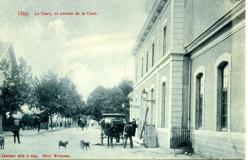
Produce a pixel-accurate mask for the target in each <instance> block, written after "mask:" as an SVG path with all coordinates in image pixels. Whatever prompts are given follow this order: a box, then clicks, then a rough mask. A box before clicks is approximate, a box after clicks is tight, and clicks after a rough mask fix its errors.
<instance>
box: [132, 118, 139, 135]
mask: <svg viewBox="0 0 248 160" xmlns="http://www.w3.org/2000/svg"><path fill="white" fill-rule="evenodd" d="M132 127H133V132H132V136H135V133H136V128H138V125H137V124H136V120H135V119H133V121H132Z"/></svg>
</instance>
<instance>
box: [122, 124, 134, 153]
mask: <svg viewBox="0 0 248 160" xmlns="http://www.w3.org/2000/svg"><path fill="white" fill-rule="evenodd" d="M132 134H133V127H132V123H131V122H128V123H127V125H125V127H124V136H125V143H124V148H126V145H127V139H128V138H129V140H130V148H133V139H132Z"/></svg>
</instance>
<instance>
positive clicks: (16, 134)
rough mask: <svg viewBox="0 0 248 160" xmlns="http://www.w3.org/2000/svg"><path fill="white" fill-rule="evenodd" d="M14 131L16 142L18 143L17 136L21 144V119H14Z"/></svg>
mask: <svg viewBox="0 0 248 160" xmlns="http://www.w3.org/2000/svg"><path fill="white" fill-rule="evenodd" d="M12 132H13V134H14V143H16V138H17V140H18V143H19V144H20V143H21V142H20V135H19V132H20V124H19V120H15V121H14V125H13V126H12Z"/></svg>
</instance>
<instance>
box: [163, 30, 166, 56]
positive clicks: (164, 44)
mask: <svg viewBox="0 0 248 160" xmlns="http://www.w3.org/2000/svg"><path fill="white" fill-rule="evenodd" d="M166 30H167V29H166V27H164V36H163V56H164V55H165V53H166V47H167V46H166V45H167V44H166V43H167V40H166V39H167V36H166Z"/></svg>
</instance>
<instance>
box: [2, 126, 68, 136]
mask: <svg viewBox="0 0 248 160" xmlns="http://www.w3.org/2000/svg"><path fill="white" fill-rule="evenodd" d="M61 129H65V128H53V129H49V130H46V129H40V132H38V130H37V129H32V130H22V129H21V130H20V136H31V135H36V134H42V133H47V132H54V131H58V130H61ZM0 136H3V137H5V136H13V133H12V132H11V131H6V132H3V134H0Z"/></svg>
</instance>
